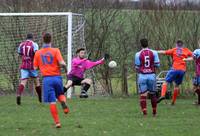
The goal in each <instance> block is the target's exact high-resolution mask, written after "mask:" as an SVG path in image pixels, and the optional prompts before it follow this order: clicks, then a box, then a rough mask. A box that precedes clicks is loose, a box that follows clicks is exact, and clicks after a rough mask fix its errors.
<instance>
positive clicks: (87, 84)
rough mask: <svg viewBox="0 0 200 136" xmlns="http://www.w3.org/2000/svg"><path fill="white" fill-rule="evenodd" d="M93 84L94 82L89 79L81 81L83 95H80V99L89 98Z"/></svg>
mask: <svg viewBox="0 0 200 136" xmlns="http://www.w3.org/2000/svg"><path fill="white" fill-rule="evenodd" d="M91 84H92V80H91V79H89V78H86V79H84V80H83V81H81V86H82V89H81V94H80V98H88V94H87V91H88V89H89V88H90V86H91Z"/></svg>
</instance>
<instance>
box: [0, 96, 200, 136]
mask: <svg viewBox="0 0 200 136" xmlns="http://www.w3.org/2000/svg"><path fill="white" fill-rule="evenodd" d="M192 102H193V100H192V99H184V100H183V99H178V100H177V104H176V105H175V106H171V105H169V104H165V103H164V102H163V103H161V104H159V106H158V116H157V117H156V118H153V117H152V115H151V106H150V102H149V101H148V116H147V117H146V118H143V116H142V114H141V112H140V108H139V105H138V98H137V97H134V98H100V99H87V100H81V99H72V100H68V104H69V106H70V109H71V113H70V114H68V115H64V113H63V112H62V110H61V107H60V105H58V107H59V116H60V119H61V123H62V128H61V129H56V128H54V125H53V120H52V118H51V116H50V112H49V107H48V106H47V105H44V104H39V103H38V102H37V98H36V97H27V96H26V97H22V106H17V105H16V104H15V97H14V96H0V123H1V124H0V136H64V135H68V136H199V135H200V127H199V126H200V107H198V106H194V105H192Z"/></svg>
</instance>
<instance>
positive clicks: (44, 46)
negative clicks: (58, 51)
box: [42, 44, 51, 48]
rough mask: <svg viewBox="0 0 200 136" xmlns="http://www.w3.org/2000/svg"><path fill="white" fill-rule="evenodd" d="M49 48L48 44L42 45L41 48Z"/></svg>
mask: <svg viewBox="0 0 200 136" xmlns="http://www.w3.org/2000/svg"><path fill="white" fill-rule="evenodd" d="M49 47H51V45H50V44H43V45H42V48H49Z"/></svg>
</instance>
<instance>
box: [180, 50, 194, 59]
mask: <svg viewBox="0 0 200 136" xmlns="http://www.w3.org/2000/svg"><path fill="white" fill-rule="evenodd" d="M194 54H195V51H194ZM194 54H193V53H192V51H190V50H189V49H187V56H188V57H187V58H184V59H183V61H192V60H194V59H195V55H194Z"/></svg>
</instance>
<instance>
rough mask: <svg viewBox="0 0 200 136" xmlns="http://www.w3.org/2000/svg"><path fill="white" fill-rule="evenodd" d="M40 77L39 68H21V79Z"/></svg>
mask: <svg viewBox="0 0 200 136" xmlns="http://www.w3.org/2000/svg"><path fill="white" fill-rule="evenodd" d="M36 77H38V71H37V70H27V69H21V80H24V79H28V78H36Z"/></svg>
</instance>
